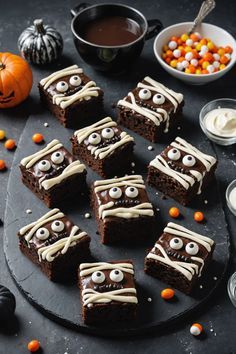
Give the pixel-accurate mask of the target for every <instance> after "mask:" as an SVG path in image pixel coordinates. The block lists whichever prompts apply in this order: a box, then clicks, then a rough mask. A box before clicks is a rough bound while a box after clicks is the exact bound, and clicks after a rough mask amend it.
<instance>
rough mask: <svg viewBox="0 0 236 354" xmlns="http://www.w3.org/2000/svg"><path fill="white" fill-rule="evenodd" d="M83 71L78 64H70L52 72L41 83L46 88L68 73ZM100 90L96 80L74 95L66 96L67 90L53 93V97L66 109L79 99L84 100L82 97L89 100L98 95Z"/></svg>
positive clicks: (73, 73)
mask: <svg viewBox="0 0 236 354" xmlns="http://www.w3.org/2000/svg"><path fill="white" fill-rule="evenodd" d="M82 73H83V69H81V68H79V67H78V65H72V66H69V67H68V68H65V69H62V70H59V71H56V72H54V73H52V74H51V75H49V76H48V77H46V78H44V79H42V80H41V81H40V84H41V85H42V86H43V88H44V89H45V90H46V89H47V88H48V87H49V86H50V85H51V84H52V83H53V82H54V81H56V80H58V79H60V78H62V77H65V76H68V75H76V74H82ZM99 90H100V87H97V86H96V83H95V82H94V81H89V82H88V83H87V84H86V85H84V86H83V87H82V89H80V90H79V91H77V92H75V93H74V94H72V95H68V96H66V92H65V93H58V94H55V95H53V98H52V99H53V104H56V105H58V106H60V107H61V108H62V109H65V108H67V107H68V106H70V105H71V104H72V103H74V102H76V101H78V100H82V99H85V100H88V99H90V98H91V97H92V96H98V91H99Z"/></svg>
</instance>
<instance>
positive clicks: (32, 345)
mask: <svg viewBox="0 0 236 354" xmlns="http://www.w3.org/2000/svg"><path fill="white" fill-rule="evenodd" d="M27 348H28V350H29V351H30V352H32V353H34V352H37V351H38V350H39V348H40V343H39V341H38V340H37V339H33V340H32V341H30V342H29V343H28V346H27Z"/></svg>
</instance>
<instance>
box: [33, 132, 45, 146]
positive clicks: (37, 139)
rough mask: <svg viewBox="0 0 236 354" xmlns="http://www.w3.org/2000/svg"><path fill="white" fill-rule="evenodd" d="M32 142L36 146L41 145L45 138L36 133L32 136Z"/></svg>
mask: <svg viewBox="0 0 236 354" xmlns="http://www.w3.org/2000/svg"><path fill="white" fill-rule="evenodd" d="M32 140H33V142H34V143H35V144H39V143H41V142H42V141H43V140H44V137H43V135H42V134H40V133H35V134H34V135H33V136H32Z"/></svg>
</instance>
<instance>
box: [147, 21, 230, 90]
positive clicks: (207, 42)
mask: <svg viewBox="0 0 236 354" xmlns="http://www.w3.org/2000/svg"><path fill="white" fill-rule="evenodd" d="M192 24H193V23H192V22H182V23H178V24H175V25H173V26H170V27H167V28H165V29H164V30H162V31H161V32H160V33H159V34H158V36H157V37H156V39H155V41H154V46H153V49H154V53H155V56H156V58H157V60H158V62H159V63H160V65H161V66H162V67H163V68H164V69H165V70H166V71H167V72H168V73H169V74H171V75H173V76H174V77H176V78H178V79H180V80H183V81H185V82H187V83H189V84H192V85H203V84H206V83H208V82H211V81H214V80H217V79H219V78H220V77H222V76H223V75H224V74H226V73H227V72H228V71H229V70H230V69H231V68H232V67H233V66H234V64H235V62H236V42H235V39H234V38H233V37H232V36H231V34H229V33H228V32H227V31H225V30H224V29H222V28H220V27H217V26H215V25H211V24H209V23H202V24H201V25H200V26H199V27H198V28H197V32H194V33H193V34H191V35H187V31H188V30H189V28H190V27H191V25H192Z"/></svg>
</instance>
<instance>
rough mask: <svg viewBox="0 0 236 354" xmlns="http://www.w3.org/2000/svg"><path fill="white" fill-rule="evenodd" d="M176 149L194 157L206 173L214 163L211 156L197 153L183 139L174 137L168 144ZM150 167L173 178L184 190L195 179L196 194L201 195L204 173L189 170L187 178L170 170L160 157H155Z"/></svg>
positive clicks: (197, 151)
mask: <svg viewBox="0 0 236 354" xmlns="http://www.w3.org/2000/svg"><path fill="white" fill-rule="evenodd" d="M170 145H171V146H173V147H174V148H176V149H179V150H181V151H183V152H186V153H187V154H190V155H192V156H194V157H196V158H197V159H198V160H199V161H201V162H202V164H203V165H204V166H205V168H206V171H209V170H210V169H211V167H212V166H213V165H214V164H215V163H216V159H215V158H214V157H213V156H210V155H207V154H204V153H202V152H201V151H199V150H198V149H197V148H195V147H194V146H192V145H191V144H189V143H187V141H185V140H184V139H182V138H180V137H176V139H175V141H174V142H172V143H171V144H170ZM150 166H153V167H155V168H157V169H158V170H160V171H161V172H163V173H165V174H166V175H168V176H170V177H173V178H174V179H175V180H176V181H178V182H179V183H180V184H181V185H182V186H183V187H184V188H185V189H188V188H189V187H190V186H192V185H193V184H194V183H195V179H194V178H193V177H195V178H196V180H197V181H198V182H199V188H198V194H200V193H201V188H202V182H203V178H204V176H205V174H206V171H203V172H202V173H201V172H199V171H196V170H189V172H190V174H191V175H192V176H193V177H191V176H189V175H187V174H185V173H181V172H178V171H175V170H174V169H172V168H171V166H170V165H168V163H167V162H166V161H165V159H164V158H163V157H162V156H161V155H157V156H156V157H155V159H154V160H152V161H151V162H150Z"/></svg>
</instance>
